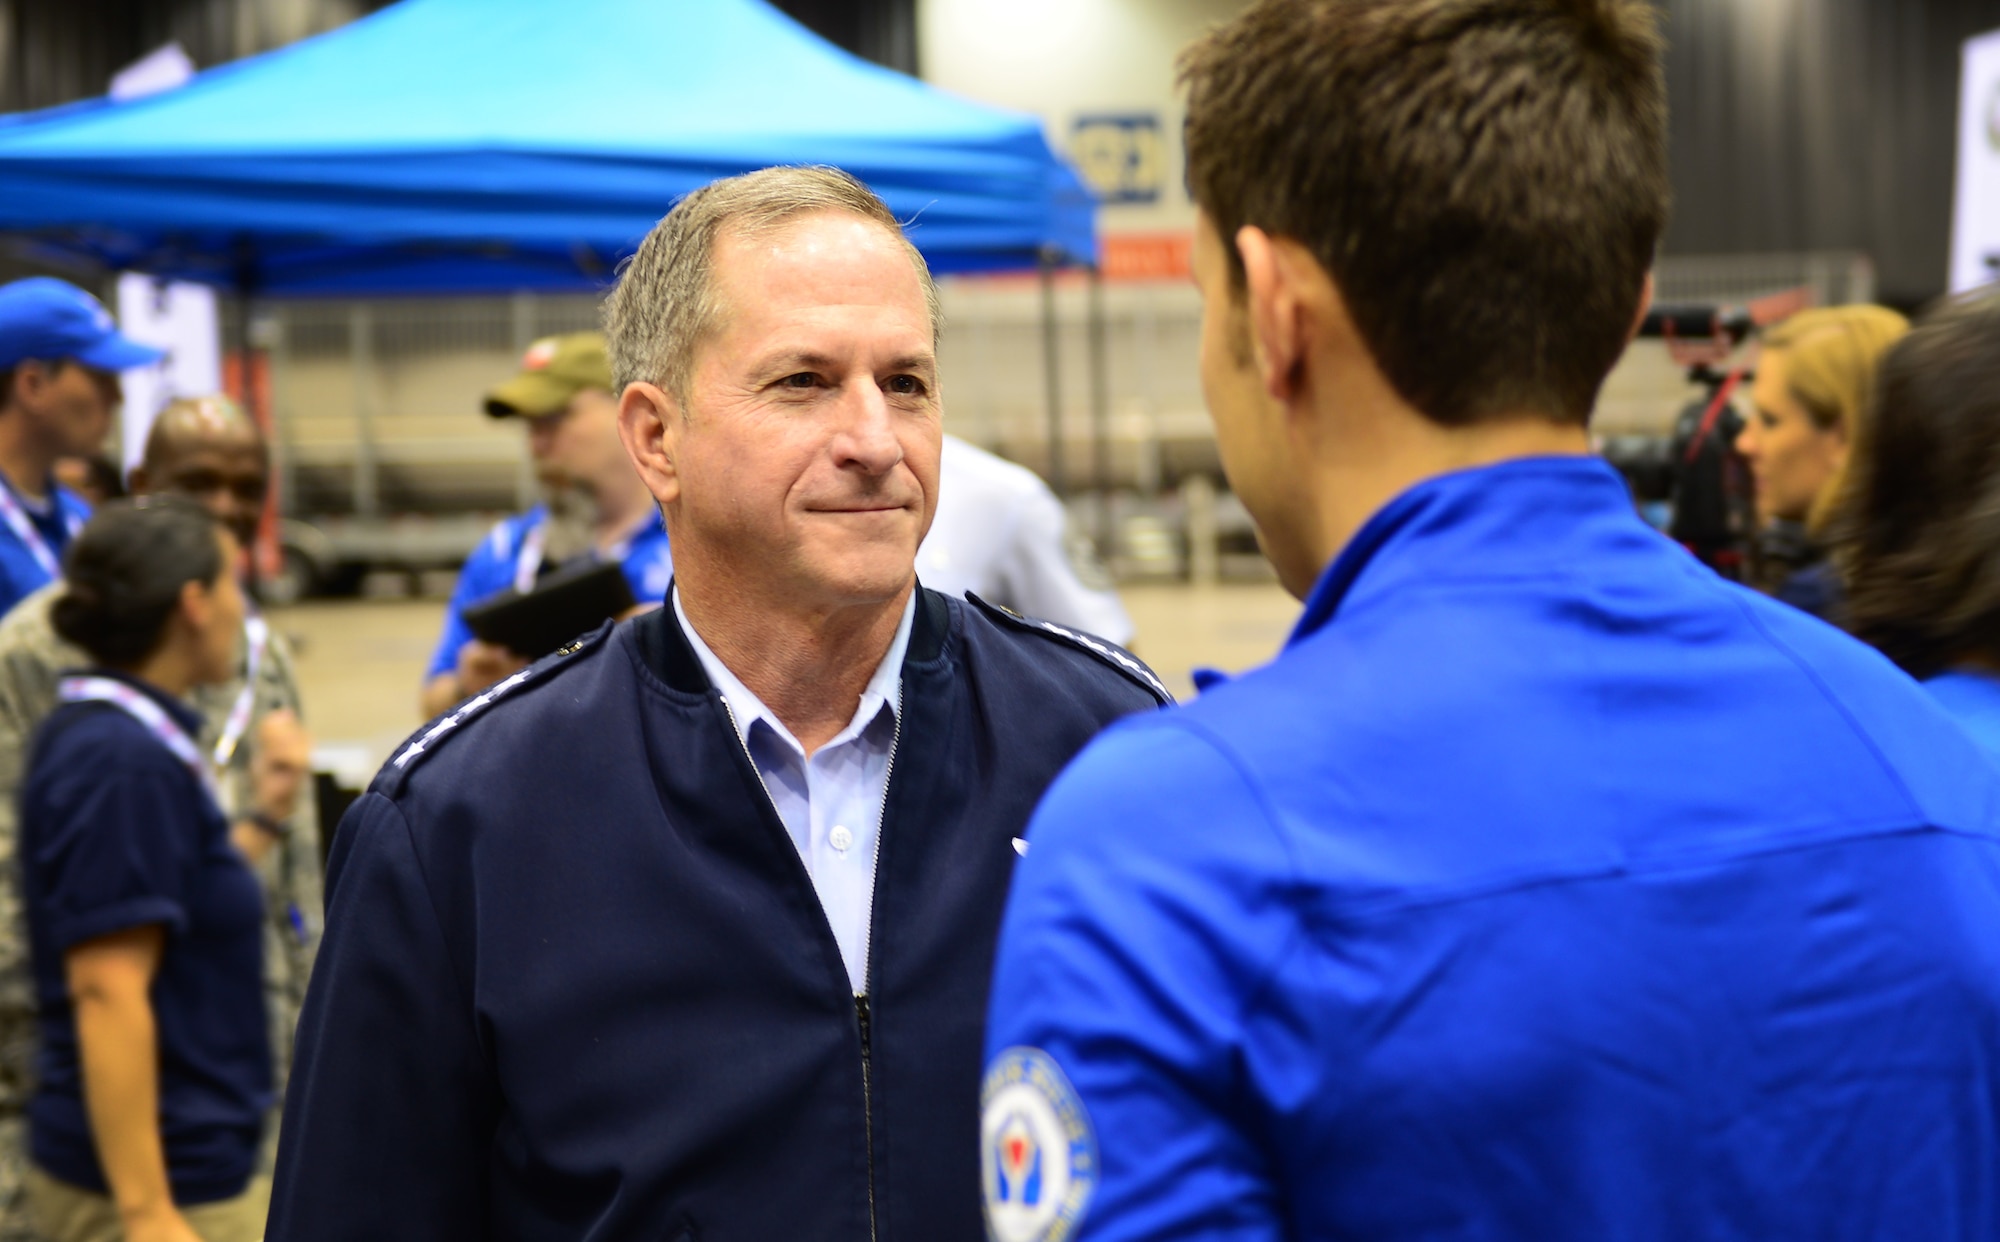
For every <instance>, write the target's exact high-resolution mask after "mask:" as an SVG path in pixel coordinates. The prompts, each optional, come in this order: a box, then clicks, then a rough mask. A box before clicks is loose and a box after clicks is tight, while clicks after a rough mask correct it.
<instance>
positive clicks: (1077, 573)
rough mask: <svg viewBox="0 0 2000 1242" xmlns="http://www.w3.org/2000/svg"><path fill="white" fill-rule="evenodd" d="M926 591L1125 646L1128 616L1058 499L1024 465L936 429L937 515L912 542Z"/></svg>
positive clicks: (1129, 636)
mask: <svg viewBox="0 0 2000 1242" xmlns="http://www.w3.org/2000/svg"><path fill="white" fill-rule="evenodd" d="M917 577H918V578H920V579H922V580H923V584H924V585H925V586H927V587H929V588H931V589H932V590H933V591H943V592H944V593H945V594H947V595H957V596H960V597H963V596H964V595H965V594H966V593H967V592H968V591H969V592H971V593H973V594H975V595H977V596H979V598H981V599H983V600H985V601H987V602H988V603H992V604H999V605H1000V606H1001V607H1003V608H1011V609H1013V610H1014V611H1015V612H1018V613H1022V614H1023V615H1026V616H1030V617H1039V618H1041V619H1042V620H1044V621H1054V622H1055V623H1057V624H1058V625H1066V626H1069V627H1070V628H1071V629H1077V630H1082V631H1083V632H1084V633H1086V634H1095V635H1097V636H1098V637H1099V638H1106V639H1109V640H1110V641H1112V642H1114V643H1118V644H1120V645H1124V644H1127V643H1130V642H1131V641H1132V618H1131V617H1130V616H1129V615H1128V614H1127V613H1126V611H1125V605H1124V604H1123V603H1122V602H1120V601H1119V599H1118V592H1116V591H1114V590H1112V588H1111V579H1110V578H1109V577H1108V576H1107V575H1106V574H1105V572H1104V567H1103V566H1102V565H1100V564H1099V563H1098V562H1097V555H1096V552H1095V551H1094V550H1093V549H1092V548H1091V546H1090V541H1089V540H1088V539H1087V538H1086V537H1085V536H1084V535H1083V532H1081V531H1078V530H1075V529H1074V528H1072V527H1071V526H1070V523H1069V515H1068V514H1067V513H1066V512H1064V511H1063V505H1062V501H1060V500H1058V499H1056V494H1055V493H1054V492H1052V491H1050V490H1049V485H1048V484H1046V483H1044V482H1042V480H1041V477H1040V476H1039V475H1037V474H1036V473H1035V472H1034V471H1032V470H1030V469H1028V468H1027V467H1026V466H1022V465H1017V464H1015V463H1014V462H1011V461H1008V460H1006V459H1005V458H1003V457H998V456H995V455H994V454H992V453H989V452H987V451H986V450H985V449H983V448H980V447H979V446H978V445H976V444H969V443H967V442H966V441H964V440H961V439H959V438H958V437H957V436H946V437H945V438H944V453H943V457H942V461H941V464H940V466H939V479H938V510H937V519H936V520H935V521H933V522H932V523H931V533H930V534H929V535H927V536H926V537H925V538H924V546H923V547H921V548H919V549H918V550H917Z"/></svg>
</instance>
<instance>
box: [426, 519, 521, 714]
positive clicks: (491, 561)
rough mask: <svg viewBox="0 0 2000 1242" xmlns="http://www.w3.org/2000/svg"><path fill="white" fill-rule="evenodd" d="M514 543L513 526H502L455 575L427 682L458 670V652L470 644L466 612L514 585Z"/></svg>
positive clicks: (482, 540)
mask: <svg viewBox="0 0 2000 1242" xmlns="http://www.w3.org/2000/svg"><path fill="white" fill-rule="evenodd" d="M515 542H516V533H515V531H514V528H513V524H512V522H511V521H508V522H501V523H500V524H499V525H497V526H495V527H494V528H493V530H492V532H491V533H490V534H488V535H487V536H486V538H484V539H481V540H480V541H479V546H478V547H476V548H474V549H473V550H472V555H471V556H468V557H466V558H465V565H464V566H463V567H462V568H461V569H460V570H459V571H458V584H457V585H456V586H454V587H452V589H451V603H449V604H447V605H446V606H445V611H444V631H443V632H442V633H441V634H439V635H438V644H437V650H435V651H433V652H432V653H431V664H430V667H429V668H428V669H426V670H425V671H424V676H425V678H426V679H429V678H432V677H436V676H437V675H438V674H439V673H449V672H451V671H452V670H453V669H455V668H457V667H458V649H459V648H460V647H463V646H465V644H467V643H469V642H471V641H472V630H471V628H470V627H469V626H467V625H466V624H465V610H466V609H467V608H470V607H471V606H472V605H474V604H476V603H478V602H479V601H480V600H482V599H485V598H486V597H487V596H489V595H491V594H493V593H494V592H495V591H503V590H505V589H507V588H508V587H509V586H512V585H513V582H514V576H513V575H514V567H513V565H512V564H510V563H509V558H510V557H511V556H512V555H513V549H514V543H515Z"/></svg>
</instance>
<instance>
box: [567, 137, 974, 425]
mask: <svg viewBox="0 0 2000 1242" xmlns="http://www.w3.org/2000/svg"><path fill="white" fill-rule="evenodd" d="M829 211H831V212H842V213H845V214H847V215H853V216H859V217H861V218H862V219H864V220H869V221H872V222H874V223H876V224H879V225H881V226H882V227H883V228H885V229H887V230H889V232H890V233H892V234H894V235H895V237H896V240H897V241H899V242H901V243H902V244H903V247H904V249H905V250H907V251H908V252H909V256H910V265H911V266H912V267H914V268H916V271H917V280H918V281H919V283H921V284H922V285H923V290H924V304H925V306H926V308H927V309H928V310H929V311H930V318H931V342H932V344H933V345H935V344H936V343H937V337H938V333H939V332H940V330H941V329H942V328H943V326H944V314H943V311H942V309H941V307H940V306H939V303H938V293H937V284H936V282H935V281H933V280H932V279H931V271H930V267H929V266H928V265H927V264H926V263H925V262H924V258H923V256H922V255H921V254H919V253H917V248H916V247H915V246H913V245H911V244H910V240H909V238H907V237H905V236H904V235H903V228H902V225H901V224H899V223H898V222H897V220H896V217H895V216H894V215H892V214H890V211H889V208H888V206H887V205H885V204H884V203H883V202H882V200H881V199H879V198H877V197H875V195H874V193H873V192H872V191H870V190H869V188H868V187H867V186H865V185H863V184H861V183H860V182H859V181H857V180H855V179H854V178H853V177H851V176H849V175H848V174H846V173H844V172H842V171H840V170H839V169H838V168H826V167H820V166H787V167H779V168H764V169H759V170H758V171H756V172H751V173H744V174H742V175H741V176H736V177H724V178H723V179H721V180H720V181H711V182H709V183H708V184H707V185H705V186H703V187H702V188H701V189H699V190H696V191H695V192H694V193H692V194H690V195H688V196H687V197H686V198H684V199H682V200H681V201H680V202H678V203H676V204H674V207H673V210H672V211H669V212H668V213H667V214H666V218H665V219H663V220H661V221H660V222H659V223H658V224H656V225H654V226H653V231H652V232H650V233H648V234H646V240H645V241H643V242H641V243H639V250H638V253H636V254H634V255H633V256H632V257H631V258H630V259H629V260H627V261H626V263H625V265H624V270H623V272H622V273H621V274H620V276H619V280H618V286H617V288H615V289H613V290H612V291H611V296H610V297H609V298H608V299H606V301H605V304H604V333H605V337H606V339H607V340H608V342H609V345H610V350H611V376H612V381H613V383H614V384H615V385H616V386H617V390H618V391H619V392H621V393H622V392H624V391H625V386H626V385H628V384H631V383H634V382H637V381H642V380H643V381H645V382H648V383H656V384H659V385H660V386H662V387H663V388H665V389H666V390H667V391H668V392H671V393H672V394H674V396H675V397H677V398H679V399H680V400H681V402H682V403H683V404H685V403H686V401H687V385H688V380H689V378H690V377H691V376H692V374H693V371H694V352H695V347H696V346H697V345H699V344H701V342H702V340H703V339H704V338H705V337H706V336H707V335H708V334H709V333H710V332H711V331H713V330H714V328H715V325H716V320H717V318H718V317H719V315H720V314H721V311H722V308H721V307H720V306H719V305H718V304H717V302H718V299H717V298H716V296H715V280H714V262H713V259H714V255H715V239H716V238H717V237H719V236H720V235H721V234H722V232H723V230H724V229H725V228H728V229H733V230H735V231H736V232H737V233H738V234H739V235H744V236H749V237H761V236H768V235H769V234H771V233H773V232H776V231H777V230H778V229H780V228H782V227H783V226H784V225H786V224H789V223H790V222H792V221H793V220H796V219H797V218H799V217H801V216H807V215H815V214H818V213H820V212H829Z"/></svg>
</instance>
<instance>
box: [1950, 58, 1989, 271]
mask: <svg viewBox="0 0 2000 1242" xmlns="http://www.w3.org/2000/svg"><path fill="white" fill-rule="evenodd" d="M1996 279H2000V30H1996V31H1993V32H1992V33H1991V34H1984V35H1981V36H1979V37H1978V38H1976V39H1968V40H1966V43H1965V62H1964V69H1963V71H1962V73H1961V75H1960V77H1959V105H1958V192H1957V196H1956V198H1955V199H1954V201H1953V204H1952V224H1951V291H1952V292H1953V293H1959V292H1962V291H1964V290H1966V289H1970V288H1972V287H1973V286H1975V285H1983V284H1987V283H1989V282H1991V281H1994V280H1996Z"/></svg>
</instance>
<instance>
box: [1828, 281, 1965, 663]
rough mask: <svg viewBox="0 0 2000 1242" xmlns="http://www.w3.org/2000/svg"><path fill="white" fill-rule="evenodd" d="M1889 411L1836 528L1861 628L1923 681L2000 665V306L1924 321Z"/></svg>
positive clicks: (1887, 401) (1914, 333) (1886, 404)
mask: <svg viewBox="0 0 2000 1242" xmlns="http://www.w3.org/2000/svg"><path fill="white" fill-rule="evenodd" d="M1876 401H1877V404H1876V408H1875V413H1874V417H1873V418H1869V419H1866V420H1864V421H1863V423H1862V430H1861V436H1860V438H1859V439H1857V440H1856V441H1855V444H1854V447H1853V449H1852V451H1851V453H1850V458H1851V460H1850V462H1849V465H1848V488H1847V491H1846V493H1845V497H1844V502H1843V504H1842V505H1841V507H1840V509H1839V510H1838V511H1837V513H1836V515H1835V517H1834V520H1833V522H1832V525H1831V530H1830V536H1831V539H1832V542H1833V544H1834V554H1835V556H1836V557H1837V558H1838V561H1839V564H1840V566H1841V569H1842V570H1843V571H1844V574H1845V576H1846V578H1847V584H1848V596H1847V609H1846V613H1845V618H1844V619H1845V620H1846V622H1847V625H1848V628H1849V629H1850V630H1851V631H1852V632H1853V633H1854V634H1855V635H1856V636H1857V637H1859V638H1861V639H1862V640H1863V641H1865V642H1868V643H1870V644H1872V645H1874V646H1875V647H1877V648H1878V649H1880V650H1881V651H1882V653H1883V654H1885V655H1887V656H1888V657H1889V658H1890V659H1892V660H1894V661H1895V662H1896V663H1897V664H1899V665H1901V666H1902V667H1903V668H1905V669H1906V670H1908V671H1909V672H1911V673H1914V674H1915V675H1917V676H1919V677H1928V676H1930V675H1932V674H1933V673H1938V672H1942V671H1943V670H1944V669H1946V668H1949V667H1950V666H1951V665H1953V664H1956V663H1959V662H1962V661H1964V660H1967V659H1972V658H1983V659H1986V660H1993V659H1996V658H2000V295H1988V296H1986V297H1983V298H1981V299H1978V300H1973V301H1965V302H1960V303H1956V304H1950V305H1947V306H1945V307H1944V308H1943V309H1941V310H1939V311H1937V312H1935V313H1934V314H1932V315H1931V316H1930V317H1929V318H1927V319H1925V320H1924V321H1922V322H1921V323H1919V324H1918V325H1917V326H1916V327H1915V328H1914V329H1912V330H1911V332H1910V333H1909V335H1907V336H1905V337H1904V338H1903V339H1902V340H1901V341H1899V342H1898V343H1897V344H1896V345H1895V347H1894V348H1892V349H1891V350H1890V351H1889V353H1888V355H1887V356H1886V357H1884V358H1883V360H1882V363H1881V379H1880V384H1879V386H1878V388H1877V390H1876Z"/></svg>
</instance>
